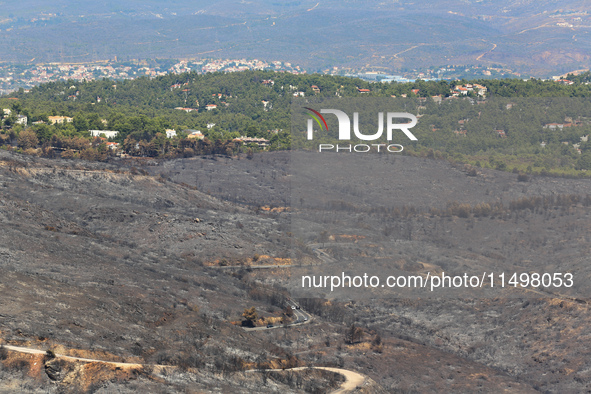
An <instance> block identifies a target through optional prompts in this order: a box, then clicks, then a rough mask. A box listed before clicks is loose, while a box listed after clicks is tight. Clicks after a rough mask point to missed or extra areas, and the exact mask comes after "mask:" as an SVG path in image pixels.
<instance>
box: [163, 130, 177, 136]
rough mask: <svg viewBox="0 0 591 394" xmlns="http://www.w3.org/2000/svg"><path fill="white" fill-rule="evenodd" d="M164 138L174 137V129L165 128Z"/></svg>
mask: <svg viewBox="0 0 591 394" xmlns="http://www.w3.org/2000/svg"><path fill="white" fill-rule="evenodd" d="M165 131H166V138H173V137H176V130H174V129H166V130H165Z"/></svg>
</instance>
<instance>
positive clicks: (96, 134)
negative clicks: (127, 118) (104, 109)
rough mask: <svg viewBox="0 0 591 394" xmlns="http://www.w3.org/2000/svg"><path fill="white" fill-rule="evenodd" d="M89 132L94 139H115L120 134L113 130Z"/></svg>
mask: <svg viewBox="0 0 591 394" xmlns="http://www.w3.org/2000/svg"><path fill="white" fill-rule="evenodd" d="M88 132H89V133H90V135H91V136H92V137H101V136H102V137H106V138H113V137H117V134H119V132H118V131H112V130H88Z"/></svg>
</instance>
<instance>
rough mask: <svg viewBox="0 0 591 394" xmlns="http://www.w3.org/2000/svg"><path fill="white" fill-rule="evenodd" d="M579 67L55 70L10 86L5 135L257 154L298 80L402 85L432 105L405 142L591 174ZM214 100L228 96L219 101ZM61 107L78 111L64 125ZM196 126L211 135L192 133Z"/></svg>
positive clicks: (413, 106) (462, 158)
mask: <svg viewBox="0 0 591 394" xmlns="http://www.w3.org/2000/svg"><path fill="white" fill-rule="evenodd" d="M567 78H568V79H569V80H571V81H572V82H573V83H572V84H570V85H568V84H564V83H560V82H554V81H541V80H537V79H531V80H527V81H523V80H517V79H506V80H478V81H465V80H462V81H416V82H414V83H405V84H400V83H392V84H388V83H369V82H366V81H363V80H360V79H352V78H346V77H339V76H329V75H321V74H309V75H306V74H304V75H294V74H289V73H275V72H270V71H245V72H239V73H208V74H197V73H186V74H169V75H166V76H163V77H158V78H154V79H149V78H147V77H142V78H138V79H134V80H122V81H120V80H117V81H115V80H107V79H103V80H99V81H92V82H83V83H81V82H77V81H63V82H52V83H47V84H43V85H40V86H38V87H35V88H33V89H31V90H30V91H27V92H25V91H24V90H22V89H21V90H20V91H18V92H14V93H12V94H10V95H9V96H7V97H2V98H0V105H1V108H2V109H8V110H9V111H5V115H4V119H3V122H2V133H1V134H0V145H1V147H2V148H3V149H16V150H18V151H19V152H24V153H27V154H34V155H42V156H46V157H63V158H72V159H76V158H81V159H86V160H109V159H110V158H111V157H113V156H115V155H118V154H120V153H124V154H127V155H130V156H136V157H159V158H174V157H190V156H194V155H203V154H225V155H229V156H232V155H236V154H239V153H246V154H247V155H251V154H252V153H253V152H255V151H257V150H260V149H268V150H280V149H289V148H290V145H291V135H290V105H291V102H292V99H293V98H294V93H296V92H303V94H304V96H305V97H306V98H313V99H317V98H335V97H393V96H395V97H407V100H408V103H409V104H408V105H409V107H407V108H406V111H407V112H412V113H415V114H418V115H420V120H419V123H418V125H417V126H416V127H415V128H414V129H413V133H415V135H416V136H417V137H418V141H416V142H412V143H411V142H410V141H409V142H408V143H407V144H405V151H404V154H411V155H420V156H425V157H431V158H441V159H447V160H451V161H454V162H460V163H467V164H470V165H472V166H476V167H478V166H480V167H491V168H497V169H500V170H506V171H514V172H519V173H524V174H525V173H529V174H540V173H541V174H548V175H561V176H586V175H587V170H591V142H588V141H587V138H586V136H588V135H589V134H591V106H590V105H589V99H588V97H591V85H589V84H588V83H589V80H590V79H591V75H590V74H589V73H585V74H581V75H579V76H572V75H569V76H568V77H567ZM468 84H480V85H482V86H485V87H486V88H487V91H486V97H485V98H484V97H482V96H479V95H478V93H477V91H476V89H474V90H472V91H469V92H468V93H467V94H466V95H465V96H464V95H460V97H450V96H451V95H452V90H454V89H455V88H456V86H458V85H462V86H466V85H468ZM313 86H315V87H314V88H313ZM359 89H369V91H370V92H369V93H362V92H360V91H359ZM417 89H418V91H417ZM437 96H440V97H441V100H439V98H438V97H437ZM212 105H215V106H216V107H215V108H214V109H210V110H208V109H207V108H208V106H210V107H211V106H212ZM175 108H176V109H175ZM178 108H185V109H193V111H190V112H187V111H185V110H181V109H178ZM8 112H10V113H8ZM19 116H26V117H27V118H28V126H24V125H22V124H19V123H18V122H19ZM50 116H68V117H71V118H73V120H72V121H71V122H64V123H62V124H53V125H52V124H50V122H49V117H50ZM40 122H42V123H40ZM34 123H35V124H34ZM166 129H174V130H176V131H177V136H176V137H174V138H167V137H166V134H165V130H166ZM88 130H116V131H119V134H118V135H117V136H116V137H114V138H112V139H111V140H109V141H106V140H104V139H99V138H91V137H90V134H89V132H88ZM194 130H200V131H201V132H202V133H203V134H204V135H205V138H203V139H201V140H200V139H196V138H187V136H188V134H189V133H191V132H192V131H194ZM240 136H247V137H257V138H264V139H266V140H268V141H269V142H268V146H266V147H264V148H261V147H259V146H258V145H256V144H254V143H251V144H248V145H246V146H245V145H244V144H242V143H241V142H238V141H235V138H238V137H240ZM107 142H117V143H119V148H118V149H116V150H114V149H110V148H109V147H108V146H107Z"/></svg>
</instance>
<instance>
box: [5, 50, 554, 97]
mask: <svg viewBox="0 0 591 394" xmlns="http://www.w3.org/2000/svg"><path fill="white" fill-rule="evenodd" d="M245 70H274V71H278V72H288V73H292V74H306V73H308V72H311V71H310V70H306V69H305V68H304V67H302V66H299V65H294V64H292V63H289V62H284V61H279V60H276V61H264V60H259V59H199V60H174V59H156V60H138V61H126V62H118V61H117V59H114V60H112V61H101V62H95V63H45V64H8V63H6V64H0V95H4V94H8V93H10V92H13V91H15V90H18V89H21V88H22V89H25V90H27V89H30V88H32V87H34V86H37V85H40V84H42V83H47V82H54V81H65V80H74V81H92V80H96V79H102V78H109V79H115V80H122V79H134V78H138V77H142V76H145V77H148V78H155V77H158V76H161V75H166V74H169V73H176V74H181V73H184V72H189V71H194V72H197V73H208V72H238V71H245ZM315 72H317V71H315ZM321 73H323V74H331V75H342V76H346V77H351V78H361V79H363V80H366V81H370V82H400V83H405V82H414V81H416V80H417V79H421V80H425V81H429V80H459V79H481V78H484V79H489V78H527V77H528V76H526V75H522V74H520V73H518V72H515V71H513V70H510V69H507V68H504V67H502V66H496V67H485V66H463V65H446V66H440V67H431V68H428V69H424V70H418V69H413V70H402V71H401V72H400V73H399V74H390V73H385V72H382V71H375V70H371V69H358V70H355V69H351V68H339V67H332V68H329V69H325V70H322V71H321ZM557 78H558V77H555V79H557Z"/></svg>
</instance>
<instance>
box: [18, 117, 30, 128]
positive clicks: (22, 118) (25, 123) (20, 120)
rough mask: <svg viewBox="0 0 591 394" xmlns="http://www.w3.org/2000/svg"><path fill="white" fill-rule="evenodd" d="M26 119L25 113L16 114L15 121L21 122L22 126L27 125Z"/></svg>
mask: <svg viewBox="0 0 591 394" xmlns="http://www.w3.org/2000/svg"><path fill="white" fill-rule="evenodd" d="M27 121H28V119H27V117H26V116H25V115H18V116H17V117H16V123H18V124H22V125H23V126H26V125H27Z"/></svg>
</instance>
